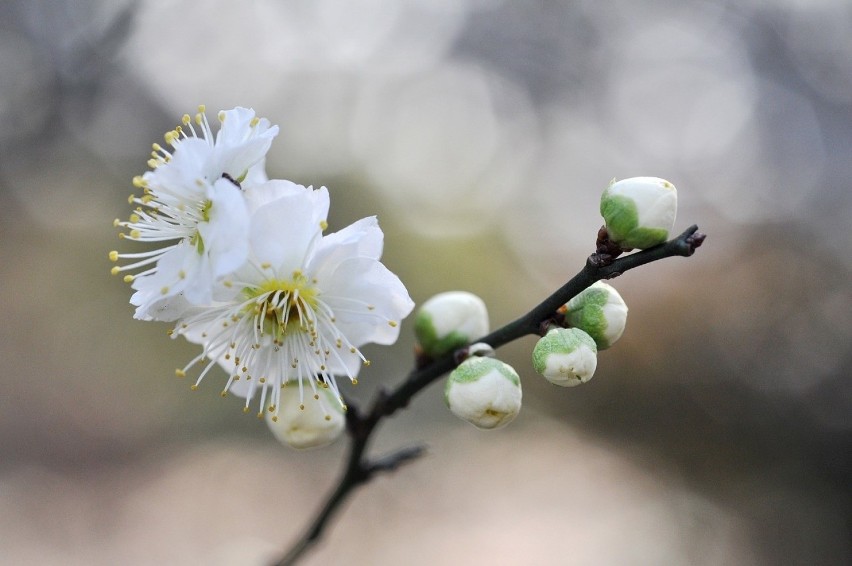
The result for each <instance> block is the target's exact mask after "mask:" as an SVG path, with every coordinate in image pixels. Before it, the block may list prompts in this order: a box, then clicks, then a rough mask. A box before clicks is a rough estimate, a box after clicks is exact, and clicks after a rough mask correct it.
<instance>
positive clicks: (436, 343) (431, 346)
mask: <svg viewBox="0 0 852 566" xmlns="http://www.w3.org/2000/svg"><path fill="white" fill-rule="evenodd" d="M414 333H415V335H416V336H417V343H418V344H419V345H420V348H421V349H422V350H423V352H424V353H426V354H428V355H429V356H432V357H433V358H437V357H440V356H443V355H444V354H447V353H449V352H452V351H453V350H456V349H458V348H461V347H462V346H466V345H467V344H469V343H470V342H471V341H472V340H476V339H477V338H481V337H483V336H485V335H486V334H488V309H487V308H486V307H485V303H484V302H483V301H482V299H480V298H479V297H477V296H476V295H474V294H472V293H468V292H466V291H448V292H446V293H439V294H437V295H435V296H434V297H432V298H431V299H429V300H428V301H426V302H425V303H423V304H422V305H421V306H420V309H419V310H418V311H417V316H416V317H415V319H414Z"/></svg>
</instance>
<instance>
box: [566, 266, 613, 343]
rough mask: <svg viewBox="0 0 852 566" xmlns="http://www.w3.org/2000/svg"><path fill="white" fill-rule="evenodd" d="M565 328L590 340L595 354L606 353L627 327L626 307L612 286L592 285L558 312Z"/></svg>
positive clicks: (597, 282)
mask: <svg viewBox="0 0 852 566" xmlns="http://www.w3.org/2000/svg"><path fill="white" fill-rule="evenodd" d="M559 310H560V312H562V313H563V314H564V315H565V322H566V323H567V324H568V326H571V327H573V328H579V329H580V330H583V331H585V332H586V334H588V335H589V336H591V337H592V339H593V340H594V341H595V344H596V345H597V347H598V350H606V349H607V348H609V347H610V346H612V345H613V344H615V341H616V340H618V339H619V338H621V334H622V333H623V332H624V326H625V325H626V324H627V304H626V303H625V302H624V299H622V298H621V295H619V294H618V291H616V290H615V288H614V287H613V286H612V285H609V284H607V283H604V282H603V281H596V282H595V283H592V285H591V286H590V287H589V288H588V289H586V290H585V291H583V292H582V293H580V294H579V295H577V296H576V297H574V298H573V299H571V300H570V301H568V303H567V304H566V305H565V306H563V307H562V308H561V309H559Z"/></svg>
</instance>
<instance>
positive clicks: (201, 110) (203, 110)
mask: <svg viewBox="0 0 852 566" xmlns="http://www.w3.org/2000/svg"><path fill="white" fill-rule="evenodd" d="M198 111H199V112H201V113H202V114H204V113H205V112H207V106H205V105H204V104H199V105H198Z"/></svg>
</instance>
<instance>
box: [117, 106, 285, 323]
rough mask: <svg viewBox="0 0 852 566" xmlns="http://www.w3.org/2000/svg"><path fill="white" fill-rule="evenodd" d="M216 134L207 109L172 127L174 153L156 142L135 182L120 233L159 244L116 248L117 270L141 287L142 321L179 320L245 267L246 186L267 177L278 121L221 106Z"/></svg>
mask: <svg viewBox="0 0 852 566" xmlns="http://www.w3.org/2000/svg"><path fill="white" fill-rule="evenodd" d="M218 118H219V122H220V123H221V127H220V128H219V130H218V132H217V133H215V134H214V133H213V131H212V129H211V127H210V124H209V123H208V121H207V117H206V115H205V114H204V107H203V106H202V107H199V112H198V113H197V114H196V115H195V117H194V119H193V118H190V116H189V115H184V117H183V119H182V124H181V125H180V126H178V127H177V128H175V129H174V130H172V131H170V132H167V133H166V135H165V140H166V143H167V145H169V146H171V148H172V149H171V151H170V150H168V149H166V148H164V147H162V146H160V145H159V144H154V145H153V153H152V158H151V159H150V160H149V161H148V164H149V166H150V167H151V171H148V172H146V173H145V174H144V175H142V176H138V177H136V178H135V179H134V180H133V184H134V186H135V187H137V188H138V189H141V190H142V195H141V196H140V195H131V197H130V199H129V201H130V203H131V204H135V205H136V209H135V211H134V212H133V213H132V214H131V215H130V218H129V219H128V220H127V221H119V220H116V221H115V223H114V224H115V225H116V226H118V227H122V228H124V229H126V230H127V232H125V233H122V234H120V236H121V237H122V238H125V239H130V240H133V241H137V242H145V243H154V244H159V245H160V246H161V247H157V248H155V249H151V250H148V251H143V252H136V253H118V252H117V251H113V252H110V259H111V260H112V261H118V260H129V262H130V263H127V264H124V265H121V266H118V265H117V266H115V267H114V268H113V270H112V272H113V273H114V274H118V273H120V272H126V271H135V270H139V269H142V271H140V272H137V273H136V274H134V275H127V276H125V280H126V281H128V282H131V281H132V283H133V285H132V286H133V289H134V290H135V291H136V292H135V293H134V294H133V296H132V297H131V300H130V302H131V303H132V304H133V305H135V306H136V307H137V309H136V313H135V315H134V316H135V317H136V318H138V319H142V320H151V319H154V320H174V319H175V318H177V317H178V316H179V315H180V313H181V312H183V310H184V309H185V308H187V307H188V306H189V305H199V304H206V303H209V302H210V301H211V300H212V289H213V286H214V284H215V282H216V281H217V280H219V279H221V278H223V277H224V276H226V275H228V274H229V273H231V272H233V271H234V270H236V269H237V268H239V267H240V266H241V265H242V264H243V263H244V262H245V261H246V259H247V257H248V253H249V242H248V237H249V211H248V208H247V205H246V202H245V197H244V191H245V190H246V189H249V188H251V187H252V186H254V185H256V184H259V183H262V182H264V181H265V180H266V173H265V171H264V160H265V156H266V153H267V151H268V150H269V147H270V145H271V143H272V139H273V138H274V137H275V136H276V135H277V134H278V127H277V126H272V125H270V123H269V121H268V120H266V119H265V118H258V117H257V116H255V113H254V111H253V110H251V109H248V108H234V109H232V110H227V111H223V112H220V113H219V115H218Z"/></svg>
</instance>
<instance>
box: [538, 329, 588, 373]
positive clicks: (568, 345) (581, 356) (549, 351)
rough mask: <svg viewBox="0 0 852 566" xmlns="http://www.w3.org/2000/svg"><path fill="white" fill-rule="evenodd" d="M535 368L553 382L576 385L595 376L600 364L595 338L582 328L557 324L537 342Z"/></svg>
mask: <svg viewBox="0 0 852 566" xmlns="http://www.w3.org/2000/svg"><path fill="white" fill-rule="evenodd" d="M532 360H533V367H534V368H535V371H537V372H538V373H540V374H541V375H543V376H544V377H545V378H546V379H547V380H548V381H549V382H551V383H553V384H555V385H561V386H562V387H573V386H575V385H580V384H581V383H585V382H587V381H589V380H590V379H592V376H593V375H594V374H595V368H597V366H598V352H597V346H595V341H594V340H593V339H592V337H591V336H589V335H588V334H586V333H585V332H583V331H582V330H580V329H579V328H553V329H551V330H549V331H548V332H547V334H545V336H544V337H543V338H541V339H540V340H539V341H538V342H537V343H536V345H535V348H534V349H533V354H532Z"/></svg>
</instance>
